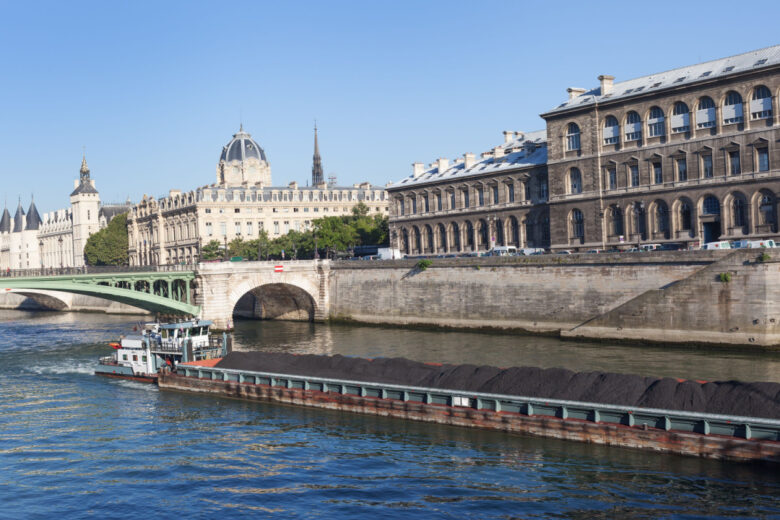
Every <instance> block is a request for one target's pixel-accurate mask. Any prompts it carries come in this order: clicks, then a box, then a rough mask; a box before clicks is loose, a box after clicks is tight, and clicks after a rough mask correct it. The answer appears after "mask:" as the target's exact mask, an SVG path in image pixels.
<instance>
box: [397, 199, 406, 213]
mask: <svg viewBox="0 0 780 520" xmlns="http://www.w3.org/2000/svg"><path fill="white" fill-rule="evenodd" d="M398 213H399V214H400V215H401V216H403V215H404V214H406V204H404V199H398Z"/></svg>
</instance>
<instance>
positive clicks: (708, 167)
mask: <svg viewBox="0 0 780 520" xmlns="http://www.w3.org/2000/svg"><path fill="white" fill-rule="evenodd" d="M701 170H702V173H703V174H704V178H705V179H711V178H712V177H713V176H714V175H715V173H714V171H713V170H712V155H709V154H705V155H702V156H701Z"/></svg>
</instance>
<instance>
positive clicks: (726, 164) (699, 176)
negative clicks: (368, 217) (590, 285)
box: [388, 45, 780, 254]
mask: <svg viewBox="0 0 780 520" xmlns="http://www.w3.org/2000/svg"><path fill="white" fill-rule="evenodd" d="M598 80H599V82H600V84H599V86H597V87H595V88H592V89H590V90H586V89H580V88H569V89H568V94H569V99H568V100H566V101H565V102H563V103H562V104H560V105H558V106H557V107H555V108H554V109H552V110H550V111H548V112H545V113H544V114H542V115H541V117H542V118H544V120H545V122H546V136H545V137H542V138H538V140H542V141H544V142H545V147H544V150H545V156H544V159H543V160H541V162H538V161H540V159H539V158H538V157H536V158H534V159H533V160H530V161H529V160H525V162H526V163H529V164H524V163H519V164H515V165H514V166H510V165H505V166H501V168H507V169H512V171H513V172H516V173H519V172H520V171H527V173H528V174H529V176H530V178H533V177H534V175H533V174H532V172H539V173H538V174H537V175H538V178H540V179H541V178H545V179H549V200H543V199H542V198H541V197H539V198H536V199H532V201H531V205H530V206H526V207H527V208H528V209H524V207H523V206H522V205H523V204H527V199H529V198H530V197H526V199H521V198H519V197H515V198H514V199H512V200H510V199H509V192H508V191H507V190H505V189H501V186H502V183H503V185H506V184H507V183H511V184H512V185H514V186H517V185H519V184H518V181H519V178H515V179H511V178H510V179H507V180H503V181H502V180H501V179H502V177H501V176H502V175H503V174H504V171H501V172H497V171H493V170H492V169H491V165H493V164H495V163H497V162H499V161H505V162H511V160H512V159H509V158H504V157H501V156H496V152H495V151H494V152H488V153H487V154H483V160H482V162H481V163H477V166H476V167H475V166H474V165H473V164H472V163H471V162H470V160H469V159H468V156H467V157H466V158H465V159H464V160H461V161H459V162H458V163H456V165H455V166H453V167H450V166H449V165H448V163H447V161H446V160H444V159H440V160H439V164H438V165H436V164H434V165H431V166H430V167H429V168H428V169H425V168H423V167H422V166H421V165H415V172H414V174H413V175H412V176H411V177H409V178H407V179H404V180H402V181H400V182H398V183H395V184H393V185H392V187H391V188H390V189H389V190H388V191H389V193H390V194H391V196H392V198H393V201H394V205H393V208H394V212H393V214H392V215H391V222H390V226H391V232H395V233H396V238H395V240H396V242H395V243H396V245H397V246H398V247H400V249H401V250H403V251H406V252H407V253H408V254H410V253H411V254H419V253H431V252H437V253H438V252H442V251H445V250H446V251H463V250H466V251H470V250H472V249H476V250H487V249H490V246H491V245H493V244H500V243H507V244H520V245H523V246H541V247H545V246H548V245H549V247H551V248H552V249H553V250H560V249H573V250H588V249H602V248H613V247H629V246H631V245H634V246H636V245H638V244H642V243H664V242H669V243H678V244H682V245H685V246H688V247H696V246H699V245H701V244H703V243H707V242H712V241H716V240H734V239H741V238H748V239H760V238H774V239H776V240H780V233H779V232H778V222H777V219H778V193H780V175H778V174H780V133H779V132H778V126H779V125H780V114H779V112H780V106H778V95H779V94H780V45H778V46H774V47H768V48H765V49H760V50H757V51H752V52H748V53H745V54H740V55H737V56H732V57H729V58H722V59H718V60H714V61H709V62H706V63H699V64H697V65H691V66H688V67H682V68H678V69H673V70H669V71H666V72H661V73H658V74H652V75H650V76H644V77H641V78H636V79H631V80H627V81H623V82H615V78H613V77H612V76H609V75H602V76H599V77H598ZM511 146H512V147H515V146H517V145H515V144H513V145H511ZM520 148H522V147H520ZM498 153H499V154H500V153H502V152H501V150H498ZM513 153H516V152H513ZM530 163H533V164H530ZM466 164H468V166H466ZM440 172H441V174H440ZM453 177H458V178H457V179H455V178H453ZM461 177H468V182H463V184H458V183H459V182H460V181H461ZM464 180H465V179H464ZM491 183H492V186H497V187H498V192H497V193H498V195H495V192H491V193H494V194H493V195H491V196H490V197H488V198H487V200H486V201H485V204H484V206H483V204H482V202H483V200H482V199H481V198H480V199H479V200H476V199H475V196H476V197H479V193H480V190H482V192H484V191H485V190H488V191H490V190H495V188H493V187H489V186H491ZM437 189H438V190H439V191H442V192H443V193H454V194H455V199H454V200H452V201H451V202H449V199H450V197H449V195H447V196H445V197H444V198H443V200H444V202H442V203H441V204H440V203H439V201H438V199H435V202H433V203H431V202H430V199H426V197H431V196H433V197H434V198H435V197H437V195H436V193H438V191H436V190H437ZM531 192H532V193H533V190H531ZM465 194H468V195H465ZM502 194H503V198H502ZM546 195H547V193H546V192H545V197H544V199H546V198H547V197H546ZM426 200H428V202H426ZM416 201H418V202H416ZM419 201H422V202H419ZM495 201H497V202H495ZM491 202H492V203H493V207H491ZM421 204H422V206H421ZM431 204H432V205H431ZM499 207H501V210H502V211H501V212H500V213H499V212H497V211H496V210H497V209H498V208H499ZM531 209H532V210H533V212H531V211H530V210H531ZM526 212H527V213H526ZM532 213H533V214H534V215H539V217H536V216H533V217H531V218H529V217H528V216H527V215H531V214H532ZM493 215H495V216H494V217H493V218H495V219H496V222H499V225H498V227H496V228H495V233H494V231H493V228H494V224H493V223H492V222H493V221H492V220H491V218H489V217H491V216H493ZM512 218H514V219H522V218H525V223H526V225H525V226H523V225H520V226H519V229H520V230H522V229H536V232H535V233H536V234H532V232H531V231H527V232H526V233H525V236H523V234H522V233H521V232H515V231H514V229H515V228H514V226H515V221H514V220H512ZM475 219H476V220H475ZM518 222H521V223H522V222H523V221H522V220H518ZM456 225H457V227H456ZM464 225H465V226H469V227H468V229H467V231H466V241H465V242H464V240H463V237H461V236H460V233H462V232H463V231H462V227H463V226H464ZM475 226H476V230H474V231H473V232H472V229H474V228H475ZM529 226H530V228H529ZM544 226H549V227H548V228H547V229H539V228H543V227H544ZM453 229H455V230H456V233H455V235H453V234H452V230H453ZM407 235H409V237H410V238H409V240H410V241H411V242H410V245H409V247H407V242H406V240H407V239H406V236H407ZM472 235H474V238H473V239H472V238H471V237H472ZM486 236H490V241H489V242H488V240H487V239H486V238H485V237H486ZM439 237H441V238H439ZM445 238H446V241H445ZM458 240H460V243H459V244H456V241H458ZM548 240H549V241H548ZM464 244H465V248H464V247H463V245H464Z"/></svg>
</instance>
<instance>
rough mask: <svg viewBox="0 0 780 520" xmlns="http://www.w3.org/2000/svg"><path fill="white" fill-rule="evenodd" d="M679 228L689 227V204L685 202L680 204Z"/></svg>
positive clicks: (687, 228)
mask: <svg viewBox="0 0 780 520" xmlns="http://www.w3.org/2000/svg"><path fill="white" fill-rule="evenodd" d="M680 229H682V230H689V229H691V205H690V204H688V203H687V202H683V203H682V204H680Z"/></svg>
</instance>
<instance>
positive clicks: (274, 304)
mask: <svg viewBox="0 0 780 520" xmlns="http://www.w3.org/2000/svg"><path fill="white" fill-rule="evenodd" d="M233 316H234V317H237V318H246V319H256V320H287V321H314V300H313V299H312V297H311V296H310V295H309V294H308V293H307V292H306V291H304V290H303V289H300V288H298V287H295V286H294V285H288V284H283V283H274V284H267V285H262V286H260V287H256V288H254V289H252V290H251V291H249V292H248V293H246V294H244V295H243V296H242V297H241V298H240V299H239V300H238V302H237V303H236V306H235V308H234V309H233Z"/></svg>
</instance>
